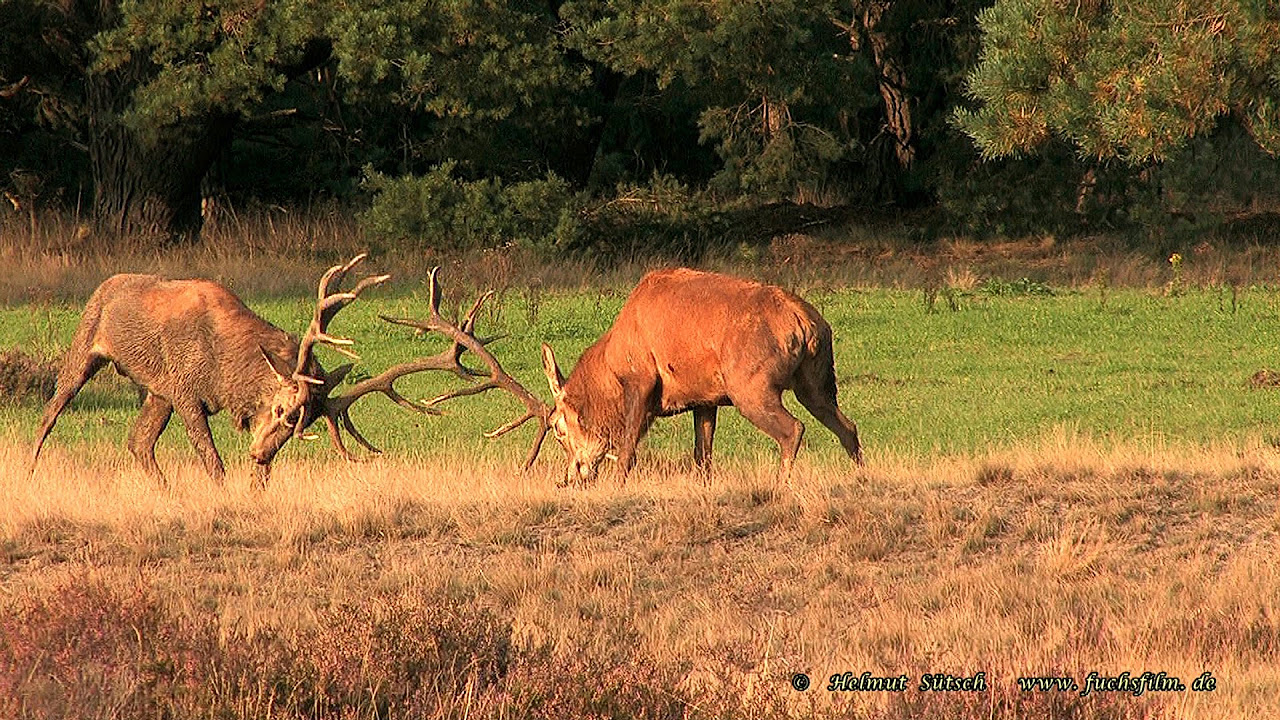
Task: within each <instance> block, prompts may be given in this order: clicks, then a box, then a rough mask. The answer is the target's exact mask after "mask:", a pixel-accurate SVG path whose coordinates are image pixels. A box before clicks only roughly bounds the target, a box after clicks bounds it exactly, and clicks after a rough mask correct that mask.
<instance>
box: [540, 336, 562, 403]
mask: <svg viewBox="0 0 1280 720" xmlns="http://www.w3.org/2000/svg"><path fill="white" fill-rule="evenodd" d="M542 371H543V372H545V373H546V374H547V384H548V385H550V386H551V394H552V395H554V396H555V397H556V399H557V400H558V399H559V398H560V396H562V395H564V375H562V374H561V373H560V366H559V365H558V364H557V363H556V353H555V351H554V350H552V349H551V346H550V345H548V344H546V343H542Z"/></svg>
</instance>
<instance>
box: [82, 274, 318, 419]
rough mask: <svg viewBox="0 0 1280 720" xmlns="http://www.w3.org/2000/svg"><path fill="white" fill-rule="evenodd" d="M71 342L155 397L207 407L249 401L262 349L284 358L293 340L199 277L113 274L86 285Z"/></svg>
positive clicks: (265, 374)
mask: <svg viewBox="0 0 1280 720" xmlns="http://www.w3.org/2000/svg"><path fill="white" fill-rule="evenodd" d="M75 343H76V344H77V345H79V344H81V343H89V344H91V347H90V348H89V350H90V351H91V352H94V353H96V354H99V355H103V356H105V357H108V358H110V359H111V360H112V361H114V362H115V364H116V366H117V367H119V368H120V370H121V371H122V372H124V373H125V374H126V375H128V376H129V377H131V378H133V380H134V381H135V382H137V383H138V384H140V385H143V386H145V387H147V388H148V389H149V390H151V391H152V392H155V393H157V394H159V395H162V396H165V397H169V398H176V397H183V396H190V395H194V396H195V397H197V398H198V399H200V401H201V402H203V403H205V405H206V406H207V407H208V408H209V410H211V411H216V410H218V409H220V408H223V407H233V408H234V407H237V406H239V405H244V404H245V403H249V404H252V403H254V402H256V401H257V399H258V398H259V397H260V396H261V390H260V386H261V385H262V383H263V382H265V381H266V380H268V379H269V378H270V377H271V376H272V373H271V369H270V367H269V366H268V365H267V364H266V362H265V361H263V359H262V353H261V352H260V351H259V350H258V348H259V347H261V348H262V349H263V350H265V351H267V352H269V353H271V354H272V355H273V356H275V357H277V358H280V359H282V360H283V361H284V362H286V363H292V362H293V361H292V358H293V357H296V355H297V343H296V341H294V340H293V339H292V338H291V337H289V335H288V334H287V333H285V332H284V331H283V330H280V329H279V328H276V327H275V326H273V325H271V324H270V323H268V322H266V321H265V320H263V319H262V318H260V317H258V316H257V315H256V314H254V313H253V311H251V310H249V308H247V307H245V305H244V303H242V302H240V300H239V299H238V298H236V296H235V295H233V294H232V293H231V292H230V291H229V290H227V289H226V288H224V287H222V286H221V285H218V284H217V283H214V282H210V281H207V280H165V279H162V278H159V277H156V276H154V275H130V274H126V275H115V276H112V277H110V278H108V279H107V280H105V281H104V282H103V283H102V285H100V286H99V287H98V289H97V290H96V291H94V294H93V296H92V297H91V298H90V299H89V302H88V304H87V305H86V307H85V314H84V317H83V319H82V320H81V324H80V329H79V330H78V331H77V336H76V340H75Z"/></svg>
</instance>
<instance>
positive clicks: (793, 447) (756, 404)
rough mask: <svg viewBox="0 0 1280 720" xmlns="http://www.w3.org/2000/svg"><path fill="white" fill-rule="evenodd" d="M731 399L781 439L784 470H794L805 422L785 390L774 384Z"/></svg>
mask: <svg viewBox="0 0 1280 720" xmlns="http://www.w3.org/2000/svg"><path fill="white" fill-rule="evenodd" d="M730 399H731V400H733V405H734V407H736V408H738V412H740V413H742V416H743V417H745V418H746V419H747V420H748V421H750V422H751V424H752V425H755V426H756V427H758V428H760V430H761V431H763V432H764V434H765V435H768V436H769V437H771V438H773V440H774V442H776V443H778V449H779V450H781V451H782V474H783V475H786V474H788V473H790V472H791V465H792V463H794V462H795V459H796V453H797V452H799V451H800V438H802V437H803V436H804V425H803V424H802V423H801V422H800V421H799V420H797V419H796V418H795V416H794V415H792V414H791V413H790V412H788V411H787V408H786V406H784V405H783V404H782V391H781V390H780V389H778V388H777V387H771V388H768V389H766V390H764V391H763V392H760V393H753V394H751V395H749V396H747V397H731V398H730Z"/></svg>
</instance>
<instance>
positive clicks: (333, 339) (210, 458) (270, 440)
mask: <svg viewBox="0 0 1280 720" xmlns="http://www.w3.org/2000/svg"><path fill="white" fill-rule="evenodd" d="M363 259H364V255H358V256H356V257H355V258H353V259H352V260H351V261H350V262H348V263H346V264H344V265H336V266H334V267H332V268H330V269H329V270H328V272H326V273H325V274H324V276H323V277H322V278H321V279H320V284H319V289H318V294H317V299H316V307H315V311H314V313H313V316H312V319H311V324H310V326H309V327H308V328H307V331H306V332H305V333H304V334H303V336H302V338H301V340H299V339H296V338H295V337H294V336H293V335H291V334H289V333H287V332H285V331H284V330H281V329H280V328H277V327H275V326H274V325H272V324H270V323H268V322H267V321H265V320H263V319H262V318H261V317H259V316H258V315H257V314H255V313H254V312H253V311H252V310H250V309H249V308H248V307H246V306H245V305H244V303H242V302H241V301H240V299H239V298H237V297H236V296H235V295H234V294H233V293H232V292H231V291H230V290H228V289H226V288H225V287H223V286H221V285H219V284H217V283H214V282H211V281H209V280H166V279H163V278H160V277H156V276H154V275H115V276H112V277H110V278H108V279H107V280H105V281H104V282H103V283H102V284H101V285H100V286H98V289H97V290H95V291H94V293H93V295H92V296H91V297H90V298H89V302H88V304H87V305H86V306H85V310H84V314H83V316H82V317H81V320H80V326H79V328H78V329H77V330H76V334H75V339H74V340H73V341H72V344H71V347H70V349H69V350H68V351H67V353H66V357H65V360H64V361H63V365H62V368H61V370H60V371H59V373H58V382H57V389H56V391H55V393H54V396H53V398H52V399H51V400H50V401H49V403H48V404H47V405H46V406H45V409H44V416H43V419H42V420H41V423H40V429H39V431H38V433H37V435H36V442H35V449H34V451H33V452H32V455H31V470H32V472H34V471H35V465H36V461H37V460H39V457H40V449H41V447H42V446H43V445H44V442H45V440H46V439H47V438H48V436H49V433H50V431H51V430H53V426H54V424H55V423H56V422H57V421H58V416H59V415H60V414H61V413H62V412H63V410H64V409H66V407H67V405H68V403H70V402H71V399H72V398H73V397H75V395H76V393H77V392H79V391H80V388H81V387H83V386H84V384H85V383H86V382H88V381H89V379H90V378H91V377H93V375H94V374H95V373H97V372H98V371H99V370H101V369H102V368H103V367H105V366H106V365H108V364H114V365H115V368H116V370H117V371H118V372H120V373H121V374H122V375H124V376H126V377H128V378H130V379H131V380H133V382H135V383H136V384H137V385H138V386H139V387H141V388H142V389H143V402H142V409H141V411H140V413H139V415H138V418H137V420H136V421H134V424H133V427H132V428H131V429H130V431H129V440H128V445H129V450H130V451H131V452H132V453H133V455H134V456H135V457H136V458H137V459H138V461H139V463H141V465H142V467H143V469H144V470H145V471H146V472H147V473H148V474H150V475H152V476H153V477H154V478H156V479H157V480H158V481H161V482H163V480H164V476H163V474H162V473H161V472H160V467H159V465H158V464H157V463H156V458H155V446H156V442H157V440H159V438H160V435H161V433H163V432H164V429H165V427H166V426H167V425H168V424H169V419H170V418H171V417H172V415H173V413H175V412H176V413H177V414H178V416H179V417H180V418H181V419H182V423H183V425H184V426H185V428H186V431H187V437H188V438H189V439H190V441H191V444H192V445H193V446H194V447H195V449H196V451H197V452H198V453H199V455H200V458H201V460H202V461H203V463H204V467H205V470H206V471H207V472H208V473H209V475H210V476H212V477H213V478H214V479H216V480H219V481H221V480H222V478H223V476H224V475H225V470H224V467H223V464H222V458H221V457H220V456H219V454H218V449H217V448H216V447H215V446H214V443H213V435H212V433H211V432H210V430H209V422H208V418H209V416H211V415H215V414H217V413H218V412H220V411H222V410H226V411H227V412H228V413H229V414H230V415H231V419H232V422H233V424H234V425H235V427H236V428H237V429H239V430H242V431H243V430H247V431H249V432H250V433H251V434H252V436H253V440H252V442H251V444H250V448H249V455H250V456H251V457H252V458H253V461H254V463H255V464H254V476H255V478H256V479H257V480H258V482H259V483H260V484H265V483H266V482H267V480H268V478H269V477H270V471H271V462H272V460H273V459H274V458H275V456H276V454H277V453H278V452H279V451H280V449H281V447H282V446H283V445H284V444H285V443H286V442H287V441H288V440H289V438H291V437H294V436H301V435H302V434H303V431H304V430H305V428H307V427H308V426H310V425H311V424H312V423H313V422H314V421H316V420H317V419H320V418H324V420H325V422H326V424H327V425H328V429H329V436H330V439H331V440H332V441H333V444H334V446H335V447H336V448H337V450H338V451H339V452H340V453H341V454H342V455H343V456H344V457H346V458H347V459H349V460H350V459H354V458H353V456H352V455H351V454H350V453H348V452H347V449H346V447H345V446H344V444H343V441H342V435H341V432H340V430H339V425H341V426H342V427H345V428H346V430H347V431H348V432H349V433H351V435H352V437H354V438H355V439H356V440H357V441H358V442H359V443H360V444H361V445H363V446H364V447H366V448H368V449H369V450H371V451H373V452H378V449H377V448H375V447H374V446H373V445H371V444H370V443H369V442H368V441H367V440H366V439H365V438H364V437H363V436H362V435H361V434H360V433H359V432H358V431H357V430H356V427H355V425H354V424H353V423H352V421H351V416H350V414H349V412H348V411H349V409H350V407H351V405H352V403H354V402H355V401H356V400H358V399H359V398H361V397H363V396H365V395H367V394H369V393H372V392H381V393H383V394H385V395H386V396H387V397H389V398H390V399H392V400H393V401H395V402H396V403H397V404H399V405H401V406H403V407H406V408H409V409H412V410H416V411H418V412H435V411H434V410H432V409H431V408H429V407H427V406H426V405H422V404H418V403H414V402H412V401H410V400H408V399H406V398H404V397H403V396H401V395H400V394H399V393H398V392H396V390H395V387H394V383H395V381H396V380H397V379H398V378H400V377H402V376H404V375H408V374H410V373H415V372H421V371H424V370H445V371H448V372H452V373H454V374H456V375H458V376H460V377H464V378H469V377H470V376H471V375H472V374H473V373H472V372H471V371H469V370H467V369H466V368H464V367H463V366H462V365H461V364H460V363H459V362H458V357H459V356H460V355H461V353H462V352H463V350H464V348H463V346H462V345H459V344H457V343H455V344H454V345H453V346H451V347H450V348H448V349H446V350H445V351H443V352H441V353H440V354H438V355H434V356H431V357H425V358H419V359H417V360H414V361H412V362H407V363H403V364H401V365H397V366H395V367H393V368H390V369H388V370H387V371H385V372H383V373H382V374H380V375H377V376H375V377H372V378H369V379H367V380H364V381H362V382H360V383H358V384H356V385H354V386H353V387H351V388H350V390H348V391H347V392H346V393H344V394H342V395H340V396H334V395H333V394H332V393H333V391H334V390H335V389H336V388H337V387H338V385H339V384H340V383H341V381H342V380H343V379H344V378H345V376H346V375H347V373H348V372H349V371H350V370H351V367H352V366H351V365H349V364H348V365H343V366H341V367H338V368H336V369H335V370H333V371H329V372H326V371H325V370H324V368H323V367H321V365H320V363H319V362H318V361H317V360H316V358H315V348H316V346H318V345H321V344H324V345H329V346H331V347H333V348H334V349H335V350H337V351H338V352H340V353H342V354H344V355H347V356H349V357H355V355H354V353H351V352H350V351H348V350H347V349H346V347H347V346H350V345H351V344H352V341H351V340H349V339H347V338H342V337H337V336H334V335H330V334H329V331H328V326H329V323H330V321H332V320H333V318H334V316H335V315H336V314H337V313H338V311H340V310H341V309H342V308H344V307H346V306H347V305H348V304H349V303H351V302H352V301H353V300H355V299H356V298H358V297H359V296H360V294H361V293H362V292H363V291H365V290H367V289H368V288H370V287H373V286H376V285H379V284H381V283H383V282H385V281H386V280H387V279H388V278H389V277H390V276H388V275H375V276H369V277H366V278H364V279H363V280H361V281H360V282H359V283H357V284H356V286H355V287H354V288H353V289H351V290H350V291H347V292H340V291H339V290H338V288H339V287H340V285H341V283H342V281H343V279H344V278H345V276H346V274H347V273H348V272H349V271H350V270H351V269H352V268H353V267H354V266H355V265H356V264H358V263H359V262H360V261H361V260H363ZM477 307H478V306H477ZM473 315H474V311H473ZM473 323H474V317H473V316H469V317H468V318H467V320H466V322H464V328H466V329H467V330H468V331H469V330H470V327H471V324H473Z"/></svg>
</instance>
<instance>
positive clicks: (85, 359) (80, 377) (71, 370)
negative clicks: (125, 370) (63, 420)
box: [31, 353, 107, 472]
mask: <svg viewBox="0 0 1280 720" xmlns="http://www.w3.org/2000/svg"><path fill="white" fill-rule="evenodd" d="M106 364H107V359H106V358H104V357H102V356H101V355H95V354H92V353H84V354H83V356H82V357H79V358H77V357H74V356H71V355H69V356H68V358H67V360H66V361H65V362H64V363H63V365H62V369H60V370H59V371H58V384H57V388H56V389H55V390H54V393H53V397H52V398H51V399H50V400H49V402H48V403H47V404H46V405H45V406H44V415H43V416H42V417H41V419H40V430H39V432H37V433H36V445H35V448H34V449H33V450H32V451H31V472H35V469H36V461H37V460H39V459H40V448H42V447H44V441H45V439H46V438H48V437H49V433H50V431H52V430H53V426H54V425H55V424H56V423H57V422H58V416H59V415H61V414H62V411H63V410H65V409H66V408H67V404H68V403H70V402H71V398H73V397H75V396H76V393H78V392H80V388H82V387H84V384H85V383H87V382H89V378H91V377H93V376H94V374H95V373H97V372H98V371H99V370H101V369H102V367H103V366H104V365H106Z"/></svg>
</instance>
